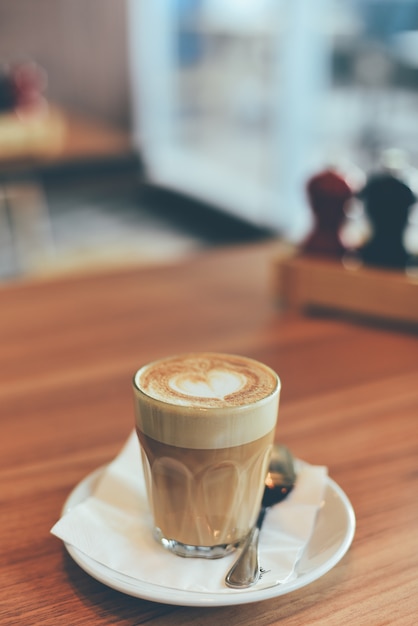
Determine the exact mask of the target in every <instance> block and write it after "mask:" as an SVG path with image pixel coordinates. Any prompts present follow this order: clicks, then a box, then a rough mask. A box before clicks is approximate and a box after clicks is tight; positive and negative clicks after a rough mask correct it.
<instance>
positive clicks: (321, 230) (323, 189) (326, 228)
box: [302, 169, 354, 258]
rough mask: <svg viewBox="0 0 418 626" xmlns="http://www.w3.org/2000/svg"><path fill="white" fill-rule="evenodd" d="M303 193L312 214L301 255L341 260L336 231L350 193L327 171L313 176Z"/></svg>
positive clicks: (341, 179) (348, 188)
mask: <svg viewBox="0 0 418 626" xmlns="http://www.w3.org/2000/svg"><path fill="white" fill-rule="evenodd" d="M306 191H307V195H308V199H309V202H310V205H311V208H312V211H313V214H314V218H315V224H314V228H313V231H312V232H311V233H310V235H309V236H308V237H307V239H306V240H305V241H304V243H303V244H302V250H303V252H305V253H307V254H315V255H321V256H328V257H337V258H341V257H342V256H343V254H344V253H345V252H346V250H345V248H344V246H343V244H342V242H341V239H340V230H341V227H342V225H343V223H344V220H345V207H346V204H347V202H348V201H349V200H350V199H351V198H352V197H353V195H354V193H353V190H352V189H351V187H350V185H349V184H348V183H347V181H346V180H345V178H344V177H343V176H341V175H340V174H338V173H337V172H335V171H334V170H331V169H327V170H325V171H323V172H320V173H319V174H316V175H315V176H313V177H312V178H311V179H310V180H309V181H308V183H307V186H306Z"/></svg>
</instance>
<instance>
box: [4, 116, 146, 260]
mask: <svg viewBox="0 0 418 626" xmlns="http://www.w3.org/2000/svg"><path fill="white" fill-rule="evenodd" d="M139 172H140V163H139V158H138V155H137V153H136V151H135V150H134V149H133V146H132V143H131V138H130V135H129V133H128V132H124V131H121V130H118V129H114V128H110V127H109V126H106V125H105V124H103V123H101V122H100V121H97V120H92V119H89V118H87V117H84V116H82V115H80V114H76V113H72V112H69V111H63V110H62V109H60V108H57V107H50V108H49V110H48V112H47V113H45V114H44V115H41V116H39V118H37V117H34V118H33V119H32V118H29V119H27V120H26V121H25V120H24V121H22V122H19V120H18V118H17V117H16V116H15V115H14V114H10V115H2V116H0V225H1V227H2V228H3V229H9V231H10V237H11V239H12V241H13V246H14V249H15V255H16V260H17V266H18V267H20V268H21V269H22V270H24V269H25V264H26V261H25V259H26V256H27V255H30V254H31V253H32V250H34V254H37V255H39V254H40V253H41V254H42V255H44V256H45V257H47V258H48V257H49V256H51V255H52V251H53V239H52V233H51V225H50V223H49V211H48V203H47V198H46V195H45V190H44V184H45V181H46V180H48V181H57V180H58V181H59V180H63V179H64V180H68V179H69V178H71V177H73V178H74V177H75V178H76V179H77V180H80V179H82V180H83V179H84V180H85V179H86V178H88V177H93V178H94V177H96V178H99V179H100V178H102V179H103V178H105V177H109V176H112V175H115V176H116V175H118V174H119V175H121V176H125V175H127V174H128V175H129V176H131V177H132V176H137V175H138V174H139Z"/></svg>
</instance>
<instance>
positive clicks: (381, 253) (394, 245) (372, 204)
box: [358, 173, 416, 269]
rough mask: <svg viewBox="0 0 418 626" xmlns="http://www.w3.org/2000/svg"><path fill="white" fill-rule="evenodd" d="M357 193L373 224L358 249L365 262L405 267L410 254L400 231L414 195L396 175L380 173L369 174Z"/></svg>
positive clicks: (404, 226)
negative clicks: (362, 244)
mask: <svg viewBox="0 0 418 626" xmlns="http://www.w3.org/2000/svg"><path fill="white" fill-rule="evenodd" d="M358 196H359V198H360V199H361V200H363V202H364V207H365V211H366V214H367V216H368V218H369V220H370V223H371V227H372V235H371V238H370V239H369V241H367V243H366V244H365V245H364V246H363V247H362V248H361V249H360V250H359V256H360V258H361V259H362V261H363V262H364V263H366V264H367V265H375V266H378V267H385V268H393V269H397V268H399V269H400V268H403V269H404V268H405V267H406V266H407V265H408V260H409V255H408V252H407V251H406V249H405V246H404V243H403V234H404V232H405V228H406V225H407V222H408V216H409V208H410V207H411V206H412V205H413V204H414V203H415V201H416V197H415V195H414V194H413V193H412V191H411V189H410V188H409V187H408V185H406V184H405V183H404V182H402V181H401V180H399V178H396V177H395V176H393V175H392V174H387V173H381V174H375V175H374V176H371V177H370V178H369V180H368V181H367V183H366V185H365V187H364V188H363V189H362V190H361V191H360V193H359V194H358Z"/></svg>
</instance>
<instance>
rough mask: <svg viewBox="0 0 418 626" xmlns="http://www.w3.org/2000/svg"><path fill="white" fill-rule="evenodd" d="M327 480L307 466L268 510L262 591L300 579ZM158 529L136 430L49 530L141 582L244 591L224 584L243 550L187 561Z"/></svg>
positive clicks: (262, 542)
mask: <svg viewBox="0 0 418 626" xmlns="http://www.w3.org/2000/svg"><path fill="white" fill-rule="evenodd" d="M326 478H327V469H326V468H325V467H322V466H312V465H308V464H306V463H302V464H301V465H300V467H299V468H298V478H297V482H296V485H295V487H294V489H293V491H292V492H291V493H290V495H289V496H288V497H287V498H286V500H284V501H283V502H281V503H280V504H278V505H276V506H274V507H273V508H271V509H270V510H269V511H268V513H267V515H266V518H265V521H264V524H263V529H262V532H261V535H260V546H259V549H260V565H261V567H262V569H263V570H265V573H264V574H263V576H262V578H261V580H260V582H259V583H257V587H256V588H258V589H259V588H261V587H269V586H271V585H274V584H277V583H278V582H281V583H283V582H287V581H289V580H292V578H295V577H296V573H295V566H296V564H297V562H298V560H299V559H300V557H301V555H302V552H303V550H304V548H305V546H306V544H307V542H308V541H309V538H310V536H311V534H312V531H313V528H314V525H315V519H316V515H317V512H318V510H319V507H320V505H321V502H322V500H323V495H324V488H325V485H326ZM152 529H153V524H152V517H151V513H150V511H149V508H148V503H147V498H146V490H145V483H144V479H143V474H142V467H141V461H140V452H139V443H138V439H137V436H136V433H135V432H132V434H131V436H130V437H129V439H128V441H127V443H126V444H125V446H124V447H123V449H122V451H121V452H120V454H119V455H118V456H117V457H116V458H115V460H114V461H112V462H111V463H110V464H109V465H108V466H107V468H106V469H105V470H104V472H103V474H102V476H101V478H100V480H99V482H98V484H97V486H96V487H95V489H94V492H93V493H92V495H91V496H89V497H88V498H87V499H86V500H84V501H83V502H81V503H80V504H77V505H75V506H74V507H73V508H71V509H70V510H69V511H68V512H66V513H65V514H64V515H63V517H61V519H60V520H59V521H58V522H57V523H56V524H55V525H54V526H53V528H52V529H51V532H52V534H54V535H55V536H57V537H59V538H60V539H62V540H63V541H64V542H65V543H67V544H69V545H71V546H74V547H75V548H77V549H78V550H80V551H81V552H83V553H84V554H86V555H87V556H89V557H90V558H92V559H94V560H95V561H98V562H99V563H101V564H103V565H106V566H107V567H109V568H111V569H112V570H114V572H117V573H120V574H125V575H127V576H131V577H133V578H135V579H137V580H141V581H146V582H147V583H150V584H154V585H159V586H162V587H168V588H171V589H178V590H182V591H185V590H186V591H197V592H206V593H207V592H213V593H219V592H225V593H242V590H231V589H229V588H228V587H226V586H225V583H224V578H225V574H226V572H227V571H228V569H229V568H230V566H231V565H232V563H233V562H234V560H235V559H236V558H237V553H233V554H231V555H228V556H226V557H224V558H222V559H217V560H206V559H195V558H192V559H190V558H187V559H186V558H182V557H179V556H176V555H174V554H171V553H170V552H168V551H167V550H165V549H164V548H163V547H161V546H160V545H159V544H158V543H157V542H156V541H155V540H154V538H153V536H152Z"/></svg>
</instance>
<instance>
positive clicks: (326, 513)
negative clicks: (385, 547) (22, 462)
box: [63, 468, 356, 606]
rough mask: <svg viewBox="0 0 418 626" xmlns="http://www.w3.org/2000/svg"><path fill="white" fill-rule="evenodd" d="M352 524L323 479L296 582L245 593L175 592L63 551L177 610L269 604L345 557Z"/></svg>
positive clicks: (343, 501)
mask: <svg viewBox="0 0 418 626" xmlns="http://www.w3.org/2000/svg"><path fill="white" fill-rule="evenodd" d="M103 470H104V468H99V469H98V470H96V471H95V472H93V473H92V474H90V475H88V476H87V477H86V478H84V479H83V480H82V481H81V482H80V483H79V484H78V485H77V486H76V487H75V488H74V490H73V491H72V492H71V493H70V495H69V497H68V499H67V501H66V502H65V504H64V507H63V512H68V511H69V510H70V509H71V508H72V507H74V506H75V505H76V504H79V503H80V502H83V501H84V500H85V499H86V498H88V497H89V496H90V495H91V494H92V492H93V490H94V488H95V485H96V483H97V481H98V479H99V478H100V475H101V474H102V472H103ZM355 525H356V521H355V515H354V511H353V507H352V506H351V503H350V501H349V499H348V498H347V496H346V495H345V493H344V492H343V491H342V489H341V488H340V487H339V486H338V485H337V484H336V483H335V482H334V481H333V480H332V479H331V478H327V484H326V488H325V494H324V503H323V506H322V507H321V509H320V511H319V513H318V518H317V521H316V524H315V528H314V531H313V534H312V537H311V539H310V541H309V543H308V545H307V546H306V549H305V552H304V554H303V556H302V558H301V560H300V562H299V564H298V566H297V578H296V579H294V580H292V581H290V582H288V583H282V584H275V585H273V586H271V587H267V588H266V587H263V588H257V586H255V587H251V588H250V589H246V590H234V589H228V590H227V591H225V592H223V593H219V592H213V593H211V592H196V591H189V590H183V589H174V588H171V587H165V586H160V585H155V584H152V583H149V582H147V581H146V580H140V579H136V578H131V577H130V576H126V575H124V574H120V573H119V572H117V571H114V570H112V569H110V568H108V567H106V566H104V565H102V564H101V563H98V562H97V561H95V560H94V559H92V558H90V557H88V556H86V555H85V554H84V553H83V552H81V551H80V550H78V549H77V548H74V547H73V546H71V545H69V544H65V546H66V549H67V550H68V553H69V554H70V555H71V557H72V558H73V559H74V561H75V562H76V563H78V565H79V566H80V567H81V568H82V569H83V570H84V571H85V572H87V573H88V574H90V576H92V577H93V578H95V579H96V580H98V581H100V582H102V583H104V584H105V585H107V586H108V587H111V588H112V589H116V590H117V591H121V592H122V593H126V594H128V595H130V596H134V597H136V598H142V599H145V600H151V601H154V602H162V603H164V604H177V605H181V606H226V605H235V604H246V603H249V602H259V601H261V600H267V599H269V598H274V597H276V596H281V595H284V594H286V593H290V592H291V591H295V590H296V589H300V588H301V587H304V586H305V585H308V584H309V583H311V582H313V581H314V580H317V579H318V578H320V577H321V576H323V575H324V574H326V573H327V572H328V571H329V570H330V569H332V568H333V567H334V566H335V565H336V564H337V563H338V562H339V561H340V560H341V559H342V557H343V556H344V555H345V553H346V552H347V550H348V548H349V547H350V545H351V542H352V540H353V537H354V531H355Z"/></svg>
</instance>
